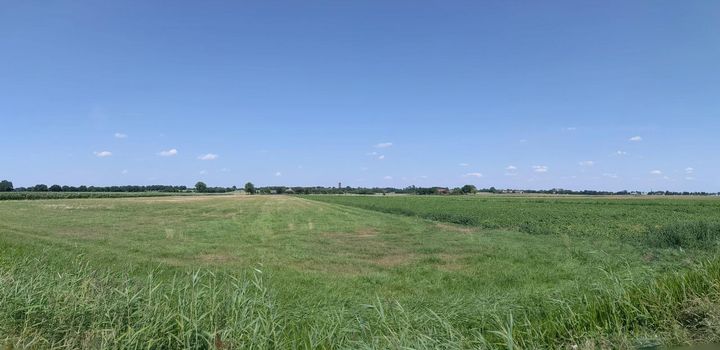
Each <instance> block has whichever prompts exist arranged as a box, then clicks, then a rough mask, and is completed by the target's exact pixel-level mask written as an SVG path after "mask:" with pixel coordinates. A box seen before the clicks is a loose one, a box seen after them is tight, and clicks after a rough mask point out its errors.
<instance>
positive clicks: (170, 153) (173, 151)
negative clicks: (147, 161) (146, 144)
mask: <svg viewBox="0 0 720 350" xmlns="http://www.w3.org/2000/svg"><path fill="white" fill-rule="evenodd" d="M177 154H178V150H176V149H174V148H172V149H169V150H167V151H160V152H159V153H158V155H159V156H161V157H172V156H176V155H177Z"/></svg>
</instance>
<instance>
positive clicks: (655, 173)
mask: <svg viewBox="0 0 720 350" xmlns="http://www.w3.org/2000/svg"><path fill="white" fill-rule="evenodd" d="M650 174H653V175H662V171H660V170H653V171H651V172H650Z"/></svg>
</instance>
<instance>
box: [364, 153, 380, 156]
mask: <svg viewBox="0 0 720 350" xmlns="http://www.w3.org/2000/svg"><path fill="white" fill-rule="evenodd" d="M365 154H366V155H368V156H376V155H378V153H377V152H369V153H365Z"/></svg>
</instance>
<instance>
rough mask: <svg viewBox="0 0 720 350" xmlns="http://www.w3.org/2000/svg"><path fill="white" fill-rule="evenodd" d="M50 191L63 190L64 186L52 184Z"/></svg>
mask: <svg viewBox="0 0 720 350" xmlns="http://www.w3.org/2000/svg"><path fill="white" fill-rule="evenodd" d="M50 192H62V187H60V185H52V186H50Z"/></svg>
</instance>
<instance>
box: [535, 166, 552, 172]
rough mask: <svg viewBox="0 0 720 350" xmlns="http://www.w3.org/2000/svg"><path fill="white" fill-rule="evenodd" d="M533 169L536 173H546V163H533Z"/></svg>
mask: <svg viewBox="0 0 720 350" xmlns="http://www.w3.org/2000/svg"><path fill="white" fill-rule="evenodd" d="M532 168H533V171H534V172H536V173H547V172H548V170H549V169H548V167H547V166H546V165H533V167H532Z"/></svg>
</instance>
